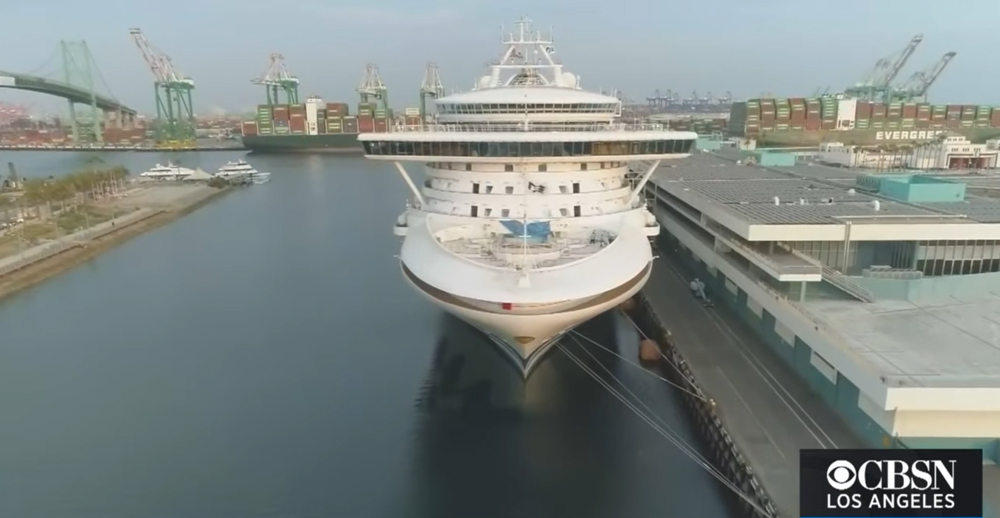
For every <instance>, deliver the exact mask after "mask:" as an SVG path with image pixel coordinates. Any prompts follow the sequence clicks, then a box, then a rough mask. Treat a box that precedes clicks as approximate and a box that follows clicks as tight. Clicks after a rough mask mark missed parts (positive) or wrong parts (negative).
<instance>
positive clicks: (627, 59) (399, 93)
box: [0, 0, 1000, 113]
mask: <svg viewBox="0 0 1000 518" xmlns="http://www.w3.org/2000/svg"><path fill="white" fill-rule="evenodd" d="M995 7H996V2H995V0H957V1H956V3H955V4H947V3H942V2H937V1H925V0H838V1H837V2H822V1H817V0H797V1H796V0H765V1H759V2H748V1H745V0H700V1H698V2H693V1H685V2H679V1H675V0H631V1H629V2H627V4H618V3H617V2H607V1H596V0H550V1H548V2H537V1H526V0H506V1H502V2H496V1H483V0H465V1H455V0H425V1H422V2H415V1H412V0H409V1H408V0H364V1H351V2H347V1H343V0H326V1H323V0H292V1H288V2H275V1H260V0H199V1H195V0H172V1H170V2H162V3H156V2H154V3H145V2H136V1H134V0H130V1H126V0H87V1H84V2H81V1H71V0H36V1H32V2H24V1H17V0H0V20H2V22H3V28H4V29H3V31H0V70H9V71H13V72H31V71H36V73H37V75H42V76H45V77H49V78H53V79H55V78H59V77H60V74H61V73H62V72H61V68H59V62H58V60H57V59H54V58H53V56H54V53H55V52H56V50H57V48H58V45H59V41H60V40H86V42H87V43H88V45H89V47H90V49H91V52H92V54H93V56H94V58H95V60H96V62H97V65H98V67H99V69H100V72H101V76H103V79H104V83H106V84H107V85H108V86H106V87H105V86H101V87H99V88H98V89H99V91H100V92H101V93H104V94H108V93H110V94H113V96H114V97H116V98H117V99H119V100H120V101H122V102H123V103H124V104H126V105H128V106H130V107H133V108H135V109H138V110H139V111H141V112H151V111H153V110H154V97H153V87H152V74H151V73H150V72H149V70H148V68H147V67H146V65H145V62H144V61H143V60H142V57H141V54H140V53H139V50H138V49H137V48H136V46H135V45H134V44H133V42H132V41H131V38H130V36H129V33H128V29H129V28H130V27H140V28H141V29H142V30H143V32H144V33H145V34H146V37H147V38H148V39H149V41H150V42H152V43H153V45H155V46H156V47H157V48H158V49H159V50H161V51H163V52H165V53H166V54H168V55H169V56H171V58H172V61H173V64H174V65H175V66H176V67H177V68H178V69H179V70H180V71H181V72H183V73H184V74H185V75H187V76H189V77H191V78H193V79H194V80H195V82H196V89H195V92H194V101H195V109H196V111H197V112H202V113H204V112H207V111H209V110H219V109H224V110H230V111H237V110H250V109H252V107H253V106H254V105H255V104H258V103H261V102H263V101H264V91H263V87H259V86H255V85H253V84H251V83H250V80H251V79H253V78H254V77H257V76H259V75H261V74H262V73H263V72H264V70H265V69H266V68H267V63H268V56H269V55H270V54H271V53H273V52H280V53H282V54H283V55H284V56H285V59H286V62H287V64H288V67H289V69H290V70H291V72H292V73H293V74H294V75H296V76H298V77H299V79H300V81H301V85H302V86H301V87H300V95H301V96H302V97H303V98H304V97H305V96H308V95H318V96H320V97H323V98H324V99H325V100H327V101H329V102H337V101H343V102H349V103H350V104H352V105H353V104H355V103H356V102H357V97H358V96H357V94H356V93H355V88H357V85H358V83H359V81H360V80H361V76H362V73H363V71H364V68H365V65H366V63H375V64H377V65H378V66H379V70H380V72H381V75H382V78H383V81H384V82H385V83H386V85H387V86H388V88H389V100H390V104H391V105H392V107H393V108H396V109H401V108H404V107H407V106H416V105H417V102H418V90H419V87H420V82H421V80H422V79H423V71H424V67H425V66H426V64H427V62H429V61H433V62H436V63H438V65H439V67H440V70H441V76H442V79H443V82H444V85H445V88H446V89H447V90H448V91H452V90H468V89H470V88H471V87H472V85H473V84H474V82H475V80H476V78H477V77H479V76H480V75H482V71H483V67H484V65H485V63H486V62H487V61H489V60H490V59H494V58H497V57H499V54H500V52H501V51H502V46H501V45H500V43H499V38H500V25H501V24H506V25H507V26H508V27H510V25H511V23H512V22H513V21H515V20H516V19H518V18H520V17H521V16H528V17H530V18H531V19H532V20H534V22H535V24H536V26H537V27H539V28H542V29H545V30H546V31H547V30H548V29H549V28H550V27H551V28H552V30H553V35H554V38H555V48H556V52H557V54H556V55H557V56H558V57H559V58H560V59H561V61H562V62H563V64H564V65H565V67H566V69H567V70H569V71H571V72H573V73H575V74H577V75H579V76H580V77H581V82H582V86H583V87H584V88H585V89H592V90H598V89H601V88H604V89H612V88H616V89H618V90H620V91H622V92H623V93H624V94H625V96H626V97H627V98H632V99H636V100H643V99H645V98H646V97H647V96H649V95H651V94H652V93H653V91H654V90H661V91H665V90H667V89H671V90H674V91H678V92H683V93H684V94H685V95H686V94H688V93H690V92H691V91H692V90H697V91H698V92H699V93H705V92H708V91H711V92H713V93H714V94H716V95H718V94H721V93H724V92H726V91H731V92H732V93H733V96H734V97H736V98H748V97H757V96H760V95H761V94H768V93H770V94H773V95H775V96H778V97H806V96H809V95H811V94H812V93H814V92H815V91H816V90H817V89H826V88H827V87H829V88H830V90H831V91H836V90H838V89H842V88H843V87H846V86H849V85H850V84H853V83H855V82H857V81H860V80H861V79H863V78H864V76H865V75H866V73H867V72H868V71H870V70H871V69H872V68H873V67H874V65H875V62H876V61H877V60H878V59H879V58H880V57H883V56H886V55H890V54H892V53H894V52H897V51H898V50H900V49H902V48H903V47H904V46H905V45H906V43H907V42H908V41H909V40H910V38H912V37H913V36H914V35H916V34H918V33H921V34H923V35H924V42H923V43H922V44H921V46H920V48H918V49H917V52H916V53H915V54H914V56H913V57H912V58H911V60H910V62H909V64H908V65H907V69H906V70H904V71H903V73H902V74H900V77H901V78H903V79H905V78H906V77H909V75H910V74H912V73H913V72H915V71H917V70H921V69H924V68H927V67H929V66H931V65H932V64H933V63H934V62H935V61H937V60H938V59H939V58H940V57H941V55H942V54H944V53H945V52H948V51H956V52H957V53H958V55H957V57H956V58H955V59H954V60H953V61H952V62H951V64H950V65H949V68H948V69H947V70H946V71H945V72H944V74H943V75H942V77H941V78H940V79H939V81H938V83H936V84H935V86H934V87H932V89H931V99H930V100H931V101H932V102H940V103H955V104H990V103H996V104H1000V88H998V87H1000V72H998V71H997V67H996V66H995V65H989V63H995V60H996V49H997V46H996V41H997V40H996V33H995V20H996V15H995V14H992V13H996V10H995ZM0 101H6V102H18V103H25V104H28V105H29V106H31V107H33V108H35V109H37V110H53V111H58V110H60V109H61V106H64V104H62V103H61V102H59V101H58V100H54V99H53V98H50V97H47V96H44V95H39V94H32V93H24V92H13V91H11V90H7V89H0Z"/></svg>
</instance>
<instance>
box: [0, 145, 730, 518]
mask: <svg viewBox="0 0 1000 518" xmlns="http://www.w3.org/2000/svg"><path fill="white" fill-rule="evenodd" d="M242 155H243V154H242V153H241V152H233V153H226V152H217V153H200V154H199V153H190V154H181V155H177V157H178V158H180V159H181V165H184V166H186V167H201V168H203V169H205V170H206V171H209V172H213V171H215V170H216V169H217V168H218V167H219V166H220V165H222V164H223V163H225V162H226V161H227V160H235V159H237V158H241V157H242ZM97 157H99V159H100V161H103V162H104V163H105V164H107V165H124V166H126V167H127V168H128V169H129V170H130V171H132V172H133V174H136V173H138V172H141V171H143V170H145V169H148V168H149V167H151V166H152V165H153V164H154V163H155V162H156V161H157V160H159V161H160V162H166V161H167V160H168V159H169V158H170V157H169V156H166V155H163V156H156V155H153V154H146V153H133V154H125V153H123V154H113V153H108V154H102V155H89V154H74V153H43V152H7V153H2V154H0V162H14V164H15V166H16V168H17V170H18V173H19V174H21V175H22V176H27V177H32V176H48V175H56V176H57V175H59V174H64V173H66V172H71V171H73V170H77V169H79V168H81V167H84V166H86V164H88V163H93V162H95V161H97ZM247 158H248V160H249V161H250V163H251V164H252V165H253V166H254V167H256V168H257V169H258V170H261V171H269V172H272V173H273V174H272V177H271V182H270V183H268V184H267V185H264V186H255V187H249V188H245V189H239V190H236V191H235V192H232V193H230V194H228V195H226V196H224V197H222V198H220V199H218V200H216V201H214V202H212V203H211V204H209V205H207V206H205V207H203V208H201V209H199V210H197V211H196V212H194V213H192V214H190V215H188V216H185V217H183V218H181V219H179V220H177V221H175V222H173V223H171V224H169V225H168V226H165V227H162V228H160V229H157V230H155V231H153V232H150V233H148V234H145V235H142V236H139V237H137V238H135V239H133V240H131V241H129V242H127V243H125V244H123V245H122V246H120V247H118V248H116V249H114V250H112V251H110V252H108V253H106V254H104V255H102V256H100V257H99V258H97V259H96V260H93V261H91V262H89V263H86V264H83V265H81V266H79V267H77V268H75V269H73V270H71V271H69V272H68V273H65V274H63V275H60V276H58V277H56V278H53V279H51V280H49V281H48V282H46V283H44V284H41V285H38V286H36V287H34V288H32V289H30V290H27V291H24V292H21V293H19V294H17V295H15V296H13V297H10V298H8V299H6V300H3V301H0V412H2V417H0V419H2V426H0V495H2V496H0V516H10V517H15V516H17V517H46V518H70V517H72V518H89V517H94V518H96V517H101V518H145V517H149V518H154V517H157V518H158V517H168V516H169V517H184V518H201V517H206V518H207V517H212V518H229V517H232V518H236V517H241V518H245V517H275V518H277V517H282V518H284V517H290V518H294V517H301V518H306V517H309V518H311V517H317V518H318V517H344V518H364V517H428V518H429V517H463V518H464V517H472V516H474V517H492V516H498V517H499V516H574V517H609V518H611V517H624V516H628V517H664V516H667V517H670V516H676V517H686V516H696V515H697V516H712V517H722V516H727V515H728V509H727V507H726V505H725V495H724V493H723V491H725V490H724V489H722V488H721V487H720V486H719V485H718V484H717V483H716V482H715V481H714V480H713V479H712V478H711V476H710V475H709V474H708V473H706V472H705V471H704V470H703V469H702V468H700V467H698V465H696V464H695V462H694V461H692V460H691V458H689V456H688V455H686V454H685V453H683V452H682V451H680V450H678V449H677V448H676V447H674V446H673V445H672V444H670V442H668V441H667V440H666V439H664V437H662V436H661V435H660V434H659V433H658V432H657V431H656V430H655V429H653V428H652V427H651V426H650V425H649V424H647V423H646V422H644V421H643V420H642V419H641V418H640V417H638V416H637V415H636V414H635V413H634V412H633V411H632V410H630V409H629V408H628V407H627V406H626V405H625V404H624V403H622V402H621V401H620V400H619V399H617V398H616V397H615V396H614V395H613V394H612V393H611V392H609V391H608V390H607V389H606V388H604V387H602V386H601V385H600V384H598V383H597V382H596V381H595V379H594V378H593V377H592V375H591V374H588V373H587V372H585V371H584V370H583V369H582V368H581V367H580V366H579V365H578V364H577V363H575V362H574V361H572V360H571V358H570V357H569V356H568V355H567V354H566V353H565V352H564V350H562V349H556V350H554V351H552V353H551V354H550V355H549V356H548V357H547V358H546V359H545V360H544V361H543V363H541V364H540V365H539V367H538V368H537V370H536V371H535V372H534V373H533V375H532V376H531V378H530V379H529V380H528V381H527V382H526V383H525V382H523V381H522V380H521V378H520V374H519V373H518V372H517V371H515V369H513V368H512V367H511V366H509V365H508V364H507V363H505V362H504V360H503V359H502V357H501V356H500V355H499V353H497V352H496V351H495V350H494V348H493V347H494V346H493V345H492V344H491V343H490V342H488V341H487V339H485V338H484V337H483V336H482V335H480V334H479V333H478V332H476V331H475V330H473V329H471V328H469V327H468V326H467V325H465V324H464V323H462V322H460V321H457V320H455V319H453V318H450V317H448V316H446V315H444V314H443V313H441V312H440V311H439V310H437V309H436V308H435V307H433V306H431V305H430V304H428V303H426V302H425V301H424V300H423V299H422V298H420V296H419V295H418V294H417V293H415V292H414V291H413V290H411V289H410V287H409V286H408V285H406V283H405V282H404V281H403V279H402V278H401V274H400V270H399V263H398V259H397V258H396V254H397V253H398V250H399V245H400V241H399V238H397V237H395V236H393V234H392V225H393V223H394V221H395V219H396V216H397V215H398V214H399V212H400V211H401V210H402V209H403V206H404V200H405V199H406V196H407V191H406V186H405V184H404V183H403V181H402V180H401V179H400V178H399V176H398V174H397V173H396V172H395V171H394V170H393V168H392V166H391V164H381V163H372V162H366V161H364V160H363V159H362V158H360V157H341V156H305V155H300V156H249V157H247ZM0 165H3V164H0ZM678 296H686V294H685V293H679V294H678ZM581 332H582V333H583V334H584V335H586V336H589V337H591V338H593V339H594V340H595V341H596V342H598V343H600V344H602V345H603V346H606V347H608V348H610V349H612V350H617V351H618V352H619V353H620V354H622V355H623V356H624V357H625V358H629V359H630V361H636V360H632V359H636V358H637V353H636V350H637V342H638V337H637V335H636V331H635V330H634V329H633V328H632V327H631V325H630V323H629V322H628V321H625V320H624V319H622V317H620V316H618V315H616V314H609V315H605V316H603V317H601V318H598V319H596V320H594V321H592V322H590V323H588V324H586V325H585V326H584V327H583V328H581ZM565 351H570V353H571V354H573V355H574V356H575V357H576V358H579V359H582V360H584V361H585V362H586V363H587V364H588V365H590V366H591V367H592V368H593V370H594V371H595V372H597V373H598V374H600V375H601V376H603V377H604V378H605V379H606V380H608V382H609V383H612V384H615V381H614V380H615V379H619V380H621V382H622V383H623V384H624V385H625V387H627V388H622V386H621V385H619V386H617V389H618V390H619V391H621V392H623V393H626V394H627V392H628V391H630V392H631V393H633V394H634V396H635V398H637V400H636V399H633V403H634V404H636V405H638V406H640V407H642V406H643V405H648V407H649V409H650V410H651V411H652V412H653V413H655V416H657V417H654V420H659V419H662V422H663V423H664V424H666V425H667V426H668V427H669V428H670V429H672V430H673V431H675V432H676V433H677V434H679V435H680V436H681V437H683V438H684V439H685V440H686V441H688V442H689V443H693V444H695V445H697V441H696V439H695V438H694V437H693V432H692V431H691V429H690V428H689V426H688V424H687V423H686V421H685V418H684V414H683V409H682V408H681V406H680V404H679V398H678V396H677V394H676V393H675V392H673V391H674V390H675V389H672V388H671V387H670V386H668V385H666V384H665V383H664V382H662V381H660V380H658V379H656V378H655V377H653V376H651V375H649V374H648V373H646V372H643V371H642V370H640V369H639V368H637V367H636V366H634V365H630V364H628V363H626V362H625V361H624V360H622V359H619V358H616V357H615V356H613V355H612V354H610V353H609V352H607V351H605V350H602V349H600V348H598V347H596V346H588V347H584V346H582V345H580V344H579V343H573V342H568V343H567V344H566V346H565ZM604 368H606V369H607V370H606V371H605V370H604ZM636 401H638V402H636Z"/></svg>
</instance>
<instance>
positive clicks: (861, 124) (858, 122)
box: [854, 119, 872, 130]
mask: <svg viewBox="0 0 1000 518" xmlns="http://www.w3.org/2000/svg"><path fill="white" fill-rule="evenodd" d="M871 122H872V121H871V119H854V127H855V128H857V129H859V130H865V129H869V128H871Z"/></svg>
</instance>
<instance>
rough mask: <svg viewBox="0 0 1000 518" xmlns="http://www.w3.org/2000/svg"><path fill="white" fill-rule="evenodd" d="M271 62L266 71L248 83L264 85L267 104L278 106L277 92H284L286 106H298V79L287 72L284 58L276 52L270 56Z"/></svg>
mask: <svg viewBox="0 0 1000 518" xmlns="http://www.w3.org/2000/svg"><path fill="white" fill-rule="evenodd" d="M270 59H271V62H270V64H268V67H267V70H265V71H264V73H263V74H262V75H261V76H260V77H258V78H257V79H251V80H250V82H251V83H253V84H255V85H264V89H265V90H266V91H267V104H271V105H273V104H280V103H281V101H280V100H279V96H278V91H279V90H280V91H283V92H285V101H286V104H299V78H297V77H295V76H293V75H292V74H290V73H289V72H288V68H287V67H286V66H285V56H282V55H281V54H278V53H277V52H275V53H273V54H271V56H270Z"/></svg>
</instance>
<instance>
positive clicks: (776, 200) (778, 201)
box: [774, 196, 781, 205]
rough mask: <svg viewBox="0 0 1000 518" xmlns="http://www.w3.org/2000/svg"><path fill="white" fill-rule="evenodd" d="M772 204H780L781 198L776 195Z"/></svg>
mask: <svg viewBox="0 0 1000 518" xmlns="http://www.w3.org/2000/svg"><path fill="white" fill-rule="evenodd" d="M774 204H775V205H781V199H779V198H778V197H777V196H775V197H774Z"/></svg>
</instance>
